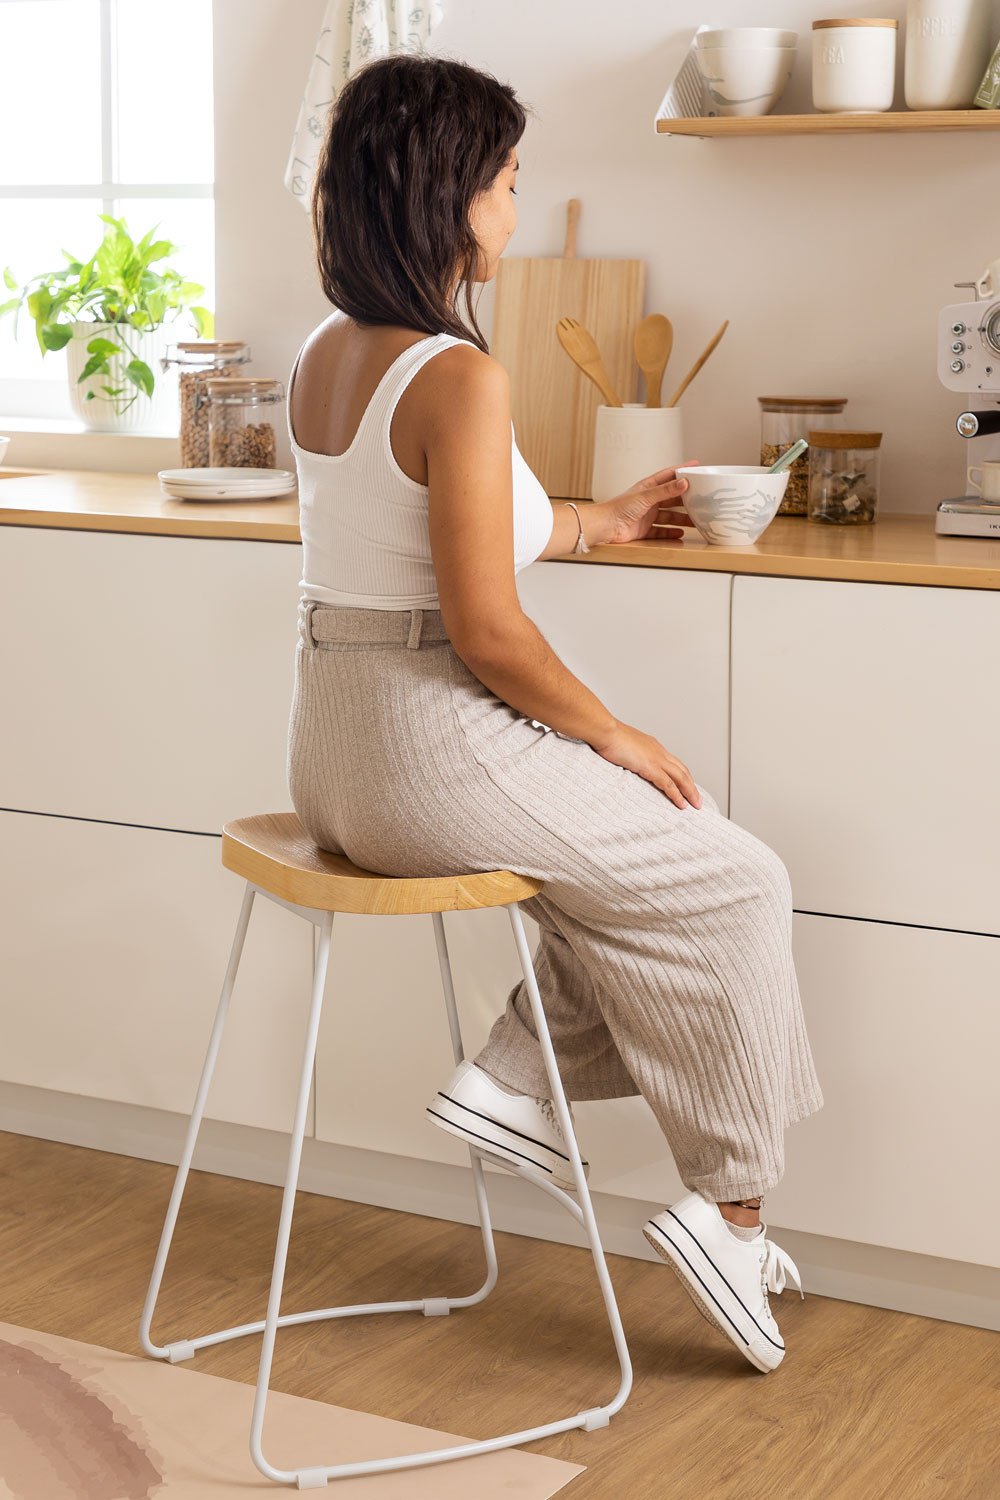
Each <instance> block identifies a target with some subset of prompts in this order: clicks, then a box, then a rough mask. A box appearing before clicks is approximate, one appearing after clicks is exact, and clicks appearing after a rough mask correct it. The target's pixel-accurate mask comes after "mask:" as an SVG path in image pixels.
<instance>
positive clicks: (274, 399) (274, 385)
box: [207, 375, 285, 469]
mask: <svg viewBox="0 0 1000 1500" xmlns="http://www.w3.org/2000/svg"><path fill="white" fill-rule="evenodd" d="M207 386H208V461H209V463H210V464H211V465H212V467H213V468H231V467H235V468H249V469H273V468H274V467H275V465H276V464H277V439H276V435H275V430H274V427H275V423H276V422H277V421H278V420H279V419H280V417H281V411H282V402H283V401H284V399H285V392H284V387H283V386H282V384H281V381H280V380H274V379H272V378H271V377H270V376H252V377H250V376H232V375H231V376H229V377H227V378H226V379H223V380H215V379H213V380H209V381H208V382H207Z"/></svg>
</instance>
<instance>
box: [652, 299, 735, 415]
mask: <svg viewBox="0 0 1000 1500" xmlns="http://www.w3.org/2000/svg"><path fill="white" fill-rule="evenodd" d="M728 327H729V319H728V318H727V319H726V321H725V322H724V323H723V325H722V327H721V328H720V329H719V331H718V333H717V334H716V335H715V337H714V338H713V339H712V341H711V343H709V345H708V346H707V348H705V349H704V350H703V351H702V353H701V354H699V356H698V358H697V359H696V360H695V362H694V364H693V365H692V366H691V368H690V370H689V371H688V372H687V374H686V375H685V376H684V379H683V380H682V381H681V383H680V385H679V386H678V387H677V389H676V391H674V394H673V395H672V396H671V398H670V400H669V401H668V402H667V405H668V406H676V405H677V403H678V401H679V400H680V399H681V397H682V396H683V394H684V392H685V391H686V390H687V388H688V386H689V385H690V384H691V382H692V380H693V379H694V377H695V376H696V375H697V373H698V371H699V370H700V369H701V367H702V365H703V364H704V363H705V361H706V359H707V358H708V356H709V355H710V354H711V353H712V351H713V350H714V349H715V348H716V346H717V345H718V343H719V340H720V339H721V338H722V335H723V334H724V333H725V331H726V329H727V328H728Z"/></svg>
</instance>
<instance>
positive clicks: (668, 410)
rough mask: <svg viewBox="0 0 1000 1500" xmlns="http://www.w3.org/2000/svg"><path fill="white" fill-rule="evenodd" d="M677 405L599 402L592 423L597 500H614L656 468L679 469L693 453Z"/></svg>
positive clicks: (594, 479) (593, 491)
mask: <svg viewBox="0 0 1000 1500" xmlns="http://www.w3.org/2000/svg"><path fill="white" fill-rule="evenodd" d="M683 449H684V422H683V417H682V415H681V409H680V407H679V406H644V405H643V404H642V403H640V402H638V401H627V402H626V403H625V405H624V406H599V407H598V408H597V414H596V419H595V422H594V474H593V481H592V483H591V492H592V496H593V498H594V499H595V500H613V499H614V498H615V496H616V495H621V494H622V493H623V492H624V491H625V490H628V489H631V488H632V486H633V485H634V484H635V483H636V481H637V480H639V479H645V478H646V477H647V475H649V474H655V473H656V471H657V470H658V469H672V468H676V466H677V465H678V464H682V463H684V461H685V460H686V459H687V458H688V457H689V455H688V454H687V453H685V452H684V451H683Z"/></svg>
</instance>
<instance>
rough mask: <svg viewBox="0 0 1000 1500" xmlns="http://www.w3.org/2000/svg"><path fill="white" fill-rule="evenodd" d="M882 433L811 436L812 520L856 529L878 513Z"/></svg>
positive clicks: (841, 432) (839, 432)
mask: <svg viewBox="0 0 1000 1500" xmlns="http://www.w3.org/2000/svg"><path fill="white" fill-rule="evenodd" d="M881 446H882V434H881V433H880V432H846V431H844V430H843V429H838V430H836V431H832V432H831V431H823V430H821V429H818V428H817V429H814V430H813V431H811V432H810V433H809V519H810V521H832V522H833V523H834V524H835V525H842V526H843V525H846V526H856V525H859V524H863V523H864V522H866V521H874V520H875V517H876V515H877V513H878V478H879V455H880V449H881Z"/></svg>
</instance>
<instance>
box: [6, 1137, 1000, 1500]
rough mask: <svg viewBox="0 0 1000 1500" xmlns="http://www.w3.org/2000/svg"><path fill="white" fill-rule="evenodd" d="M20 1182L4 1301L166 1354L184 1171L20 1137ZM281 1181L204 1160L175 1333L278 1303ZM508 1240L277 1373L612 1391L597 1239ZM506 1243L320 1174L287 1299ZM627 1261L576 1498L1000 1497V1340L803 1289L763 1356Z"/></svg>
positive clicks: (401, 1396)
mask: <svg viewBox="0 0 1000 1500" xmlns="http://www.w3.org/2000/svg"><path fill="white" fill-rule="evenodd" d="M0 1179H2V1180H0V1205H2V1207H0V1286H2V1289H3V1290H2V1299H0V1318H2V1319H3V1320H4V1321H6V1322H10V1323H16V1324H19V1325H22V1326H24V1327H29V1328H36V1329H41V1330H44V1331H46V1332H49V1333H56V1334H62V1335H64V1336H65V1337H68V1338H74V1339H81V1340H84V1341H85V1342H88V1343H94V1344H102V1345H104V1346H105V1347H108V1348H112V1349H118V1350H122V1351H126V1352H128V1353H133V1354H139V1353H141V1350H140V1347H139V1341H138V1333H137V1329H138V1321H139V1315H140V1312H141V1309H142V1304H143V1299H144V1297H145V1293H146V1287H147V1284H148V1280H149V1273H150V1269H151V1266H152V1261H153V1255H154V1251H155V1247H156V1241H157V1237H158V1235H159V1229H160V1225H161V1223H162V1218H163V1213H164V1210H165V1208H166V1203H167V1199H168V1196H169V1192H170V1187H171V1184H172V1181H173V1168H172V1167H168V1166H163V1165H160V1164H158V1163H154V1162H147V1161H140V1160H136V1159H134V1158H132V1157H125V1156H114V1155H110V1154H105V1153H103V1152H98V1151H89V1150H86V1149H84V1148H82V1147H75V1146H65V1145H60V1144H55V1143H52V1142H48V1141H41V1140H36V1139H34V1138H32V1137H27V1136H16V1135H6V1134H0ZM279 1198H280V1191H279V1189H277V1188H273V1187H268V1186H264V1185H262V1184H258V1183H250V1182H243V1181H240V1180H238V1179H235V1178H229V1177H219V1176H212V1175H209V1174H207V1173H201V1172H195V1173H193V1174H192V1176H191V1179H190V1181H189V1185H188V1196H187V1198H186V1199H185V1205H184V1208H183V1210H182V1213H181V1218H180V1222H179V1225H178V1238H177V1239H176V1240H175V1246H174V1253H173V1254H172V1258H171V1260H170V1262H168V1265H167V1273H166V1278H165V1282H164V1289H163V1294H162V1297H161V1302H160V1309H159V1312H158V1319H157V1322H156V1323H155V1324H154V1328H153V1336H154V1337H155V1338H157V1339H159V1340H161V1341H163V1342H167V1341H169V1340H171V1339H174V1338H183V1337H192V1336H197V1335H199V1334H201V1333H206V1332H210V1331H212V1330H214V1329H217V1328H222V1327H229V1326H231V1325H233V1324H236V1323H239V1322H243V1321H248V1320H250V1319H253V1318H258V1317H263V1314H264V1308H265V1306H266V1302H267V1289H268V1280H269V1272H270V1261H271V1255H272V1247H273V1237H274V1233H275V1230H276V1227H277V1219H278V1207H279ZM933 1211H934V1207H933V1201H932V1200H929V1202H928V1212H929V1213H932V1212H933ZM636 1232H637V1233H638V1226H637V1231H636ZM497 1243H498V1249H499V1257H500V1281H499V1284H498V1286H497V1288H496V1290H495V1291H494V1292H493V1294H492V1296H491V1297H490V1298H489V1299H488V1300H487V1301H486V1302H485V1303H483V1304H482V1305H480V1306H479V1307H477V1308H471V1309H468V1310H466V1311H464V1312H460V1313H453V1314H452V1315H451V1316H450V1317H447V1318H423V1317H421V1316H419V1315H417V1314H414V1313H404V1314H399V1315H395V1316H383V1317H377V1318H375V1317H373V1318H349V1319H344V1320H342V1321H338V1322H337V1323H331V1324H325V1325H314V1326H313V1327H312V1328H309V1327H302V1328H291V1329H287V1330H283V1331H282V1332H281V1333H280V1334H279V1337H278V1345H277V1350H276V1354H275V1362H274V1377H273V1385H274V1387H275V1389H278V1390H282V1391H288V1392H291V1393H292V1394H294V1395H299V1396H307V1397H311V1398H313V1399H315V1400H320V1401H324V1400H325V1401H331V1402H334V1403H336V1404H338V1405H343V1406H353V1407H358V1408H361V1409H364V1410H366V1411H373V1412H378V1413H380V1414H381V1415H384V1416H390V1417H396V1418H398V1419H400V1420H402V1421H409V1422H417V1423H423V1424H426V1425H428V1426H432V1427H442V1428H445V1429H447V1430H450V1431H454V1432H461V1433H464V1434H466V1435H468V1436H470V1437H479V1436H488V1435H492V1434H493V1433H496V1432H499V1431H509V1430H513V1429H516V1428H517V1427H519V1426H526V1425H529V1424H531V1423H534V1422H539V1421H543V1420H549V1419H554V1418H556V1417H562V1416H565V1415H566V1414H567V1413H568V1412H569V1411H571V1410H575V1409H582V1408H584V1407H587V1406H593V1405H597V1404H599V1403H601V1402H603V1401H605V1400H607V1399H609V1398H610V1396H611V1395H612V1394H613V1392H614V1390H615V1389H616V1387H617V1365H616V1361H615V1357H614V1350H613V1347H612V1344H611V1340H610V1335H609V1333H608V1330H607V1325H606V1323H605V1321H604V1316H603V1310H602V1306H601V1302H600V1295H599V1292H598V1291H597V1287H596V1281H595V1278H594V1276H593V1267H592V1262H591V1259H590V1256H589V1253H588V1252H587V1251H584V1250H577V1249H574V1248H571V1247H567V1246H562V1245H555V1244H550V1243H548V1242H543V1241H539V1240H531V1239H526V1238H523V1237H521V1236H519V1235H512V1234H500V1235H498V1237H497ZM481 1253H482V1245H481V1240H480V1238H479V1232H478V1230H476V1229H473V1228H470V1227H467V1226H465V1225H460V1224H451V1223H447V1222H444V1221H442V1220H438V1219H429V1218H422V1217H419V1216H415V1215H410V1214H399V1213H393V1212H390V1211H388V1210H386V1209H378V1208H369V1207H366V1206H364V1205H360V1204H355V1203H347V1202H341V1201H340V1200H338V1199H331V1198H325V1197H320V1196H316V1195H312V1194H308V1193H303V1194H300V1197H299V1201H298V1204H297V1208H296V1215H295V1221H294V1224H293V1229H292V1244H291V1250H290V1253H289V1262H288V1277H287V1281H286V1286H285V1301H284V1305H283V1310H284V1311H289V1310H295V1309H297V1308H303V1309H304V1308H307V1307H322V1306H329V1305H331V1304H333V1303H352V1302H364V1301H378V1300H384V1299H386V1298H403V1297H418V1296H435V1295H441V1294H445V1293H449V1294H461V1293H464V1292H469V1291H472V1290H473V1289H474V1288H475V1287H477V1286H478V1285H479V1284H480V1281H481V1279H482V1277H481V1270H482V1261H481ZM609 1263H610V1268H611V1275H612V1278H613V1280H614V1284H615V1288H616V1292H617V1295H618V1298H619V1304H620V1306H621V1311H622V1317H623V1320H624V1324H625V1331H626V1335H627V1337H628V1340H629V1345H630V1348H631V1351H632V1359H633V1363H634V1365H635V1387H634V1389H633V1392H632V1395H631V1397H630V1399H629V1401H628V1403H627V1404H626V1406H625V1407H624V1409H623V1410H622V1411H621V1412H620V1413H619V1414H618V1416H616V1417H614V1418H612V1420H611V1424H610V1426H608V1427H606V1428H604V1429H601V1430H598V1431H596V1432H593V1433H584V1432H579V1431H574V1432H569V1433H563V1434H561V1435H560V1436H559V1437H557V1438H554V1439H551V1440H549V1441H547V1442H544V1443H538V1444H534V1445H532V1447H533V1449H534V1450H535V1451H539V1452H545V1453H550V1454H552V1455H554V1456H557V1457H561V1458H566V1459H570V1460H573V1461H576V1462H579V1463H583V1464H586V1465H587V1466H588V1467H587V1472H586V1473H585V1474H581V1475H580V1476H579V1477H578V1478H577V1479H575V1480H574V1481H573V1482H572V1483H571V1484H570V1485H569V1486H568V1488H567V1489H566V1491H565V1494H566V1495H567V1497H572V1500H633V1497H636V1500H638V1497H642V1500H681V1497H683V1500H694V1497H697V1500H728V1497H730V1496H731V1497H733V1500H764V1497H767V1500H775V1497H777V1500H937V1497H940V1500H1000V1338H998V1336H997V1335H996V1334H995V1333H989V1332H985V1331H983V1330H981V1329H973V1328H966V1327H964V1326H962V1325H959V1324H954V1323H943V1322H938V1321H936V1320H933V1319H929V1318H917V1317H911V1316H909V1315H906V1314H903V1313H895V1312H885V1311H882V1310H879V1309H875V1308H869V1307H862V1306H859V1305H857V1304H855V1303H851V1302H840V1301H836V1300H834V1299H831V1298H824V1297H818V1296H811V1295H809V1292H808V1285H807V1287H806V1293H807V1295H806V1299H805V1301H802V1300H801V1299H800V1298H799V1296H798V1294H797V1292H795V1290H794V1288H790V1289H789V1290H788V1291H786V1292H785V1293H784V1294H783V1295H782V1296H780V1297H777V1296H776V1297H774V1298H773V1304H774V1308H775V1312H776V1315H777V1317H778V1320H779V1323H780V1325H781V1330H782V1334H783V1335H784V1338H785V1340H786V1343H787V1346H788V1353H787V1354H786V1356H785V1360H784V1363H783V1364H782V1365H781V1367H780V1368H779V1369H778V1370H776V1371H774V1372H772V1373H771V1374H769V1375H763V1374H760V1373H758V1372H757V1371H755V1370H754V1369H753V1368H752V1367H751V1366H750V1365H749V1364H748V1363H747V1362H746V1361H745V1360H744V1359H743V1357H742V1355H740V1354H739V1353H738V1352H737V1351H736V1350H735V1349H734V1348H732V1347H731V1346H730V1345H729V1344H728V1343H727V1342H726V1340H724V1339H723V1338H722V1336H721V1335H720V1334H718V1333H716V1332H715V1331H713V1329H712V1328H711V1326H710V1325H709V1324H708V1323H706V1322H705V1320H704V1319H703V1318H702V1317H701V1316H700V1315H699V1313H698V1312H697V1311H696V1310H695V1308H694V1307H693V1306H692V1305H691V1303H690V1302H689V1301H688V1300H687V1297H686V1295H685V1293H684V1291H683V1290H682V1288H681V1286H680V1284H679V1282H678V1281H677V1280H676V1278H675V1277H674V1276H673V1274H672V1273H671V1272H670V1271H669V1270H668V1268H667V1267H666V1266H661V1265H659V1264H655V1263H650V1262H648V1261H642V1260H631V1259H628V1258H625V1257H620V1256H611V1257H610V1258H609ZM258 1348H259V1346H258V1342H257V1340H255V1339H241V1340H237V1341H234V1342H233V1343H231V1344H228V1345H222V1346H219V1347H217V1348H214V1349H205V1350H202V1351H201V1352H200V1353H199V1354H198V1355H197V1356H196V1359H195V1361H194V1363H193V1364H192V1365H190V1366H188V1368H191V1369H198V1370H200V1371H203V1372H205V1373H209V1374H213V1375H222V1376H227V1377H229V1378H231V1379H235V1380H242V1381H246V1382H248V1383H251V1384H252V1383H253V1381H254V1379H255V1378H256V1368H257V1356H258ZM331 1461H332V1459H331ZM248 1462H249V1460H248ZM0 1472H2V1465H0ZM277 1492H278V1491H277V1487H276V1489H275V1493H277ZM330 1493H331V1494H332V1493H333V1490H332V1489H331V1491H330ZM470 1500H475V1497H470Z"/></svg>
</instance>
